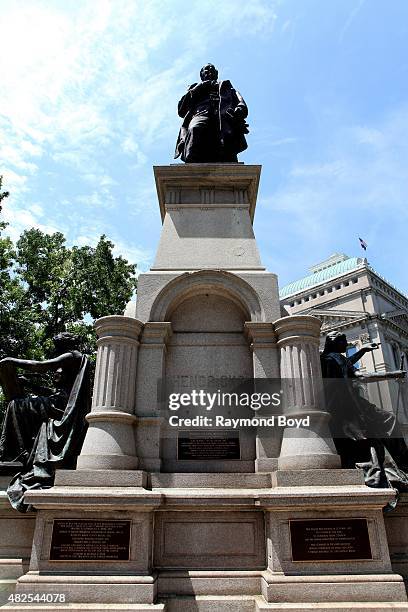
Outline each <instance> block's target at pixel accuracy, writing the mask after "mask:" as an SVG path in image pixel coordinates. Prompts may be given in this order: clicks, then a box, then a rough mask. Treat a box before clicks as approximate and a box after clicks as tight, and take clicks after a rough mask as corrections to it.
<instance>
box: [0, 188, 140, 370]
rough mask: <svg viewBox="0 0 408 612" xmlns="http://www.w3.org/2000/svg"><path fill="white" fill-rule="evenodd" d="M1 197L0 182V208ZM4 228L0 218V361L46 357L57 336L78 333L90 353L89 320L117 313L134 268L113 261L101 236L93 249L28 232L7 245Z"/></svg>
mask: <svg viewBox="0 0 408 612" xmlns="http://www.w3.org/2000/svg"><path fill="white" fill-rule="evenodd" d="M7 196H8V193H7V192H3V193H1V180H0V203H1V201H3V200H4V199H5V198H6V197H7ZM0 211H1V209H0ZM5 227H6V224H5V223H4V222H3V223H1V219H0V359H1V358H2V357H4V356H13V357H16V356H19V357H24V358H34V359H42V358H48V357H50V356H51V354H52V347H53V345H52V337H53V336H54V335H55V334H57V333H59V332H61V331H71V332H74V333H76V334H78V335H79V336H80V337H81V340H82V350H84V351H85V352H87V353H89V354H92V353H93V352H94V351H95V347H96V337H95V333H94V330H93V320H94V319H97V318H99V317H102V316H105V315H112V314H122V313H123V310H124V308H125V306H126V303H127V302H128V301H129V300H130V298H131V296H132V294H133V292H134V290H135V288H136V277H135V268H136V266H135V265H132V264H129V263H128V262H127V261H126V260H125V259H124V258H123V257H114V255H113V253H112V249H113V246H114V245H113V244H112V242H111V241H110V240H108V239H107V238H106V236H101V237H100V239H99V242H98V244H97V245H96V247H90V246H82V247H79V246H72V247H69V246H67V244H66V239H65V237H64V235H63V234H61V233H60V232H56V233H54V234H51V235H49V234H45V233H44V232H42V231H40V230H39V229H29V230H26V231H25V232H23V234H22V235H21V236H20V238H19V240H18V241H17V242H16V244H13V242H12V241H11V240H10V238H8V237H7V236H4V235H3V234H4V229H5Z"/></svg>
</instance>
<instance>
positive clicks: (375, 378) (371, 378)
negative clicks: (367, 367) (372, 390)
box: [353, 370, 407, 382]
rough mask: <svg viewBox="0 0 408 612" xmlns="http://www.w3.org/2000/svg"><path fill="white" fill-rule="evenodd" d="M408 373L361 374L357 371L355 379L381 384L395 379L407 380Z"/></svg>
mask: <svg viewBox="0 0 408 612" xmlns="http://www.w3.org/2000/svg"><path fill="white" fill-rule="evenodd" d="M406 375H407V373H406V372H405V371H404V370H394V371H393V372H360V371H358V370H356V372H355V373H354V376H353V378H359V379H360V380H362V381H363V382H381V381H382V380H390V379H393V378H405V377H406Z"/></svg>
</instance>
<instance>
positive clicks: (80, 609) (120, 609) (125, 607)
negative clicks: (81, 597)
mask: <svg viewBox="0 0 408 612" xmlns="http://www.w3.org/2000/svg"><path fill="white" fill-rule="evenodd" d="M0 610H1V611H2V612H3V611H6V610H10V612H17V611H18V612H25V611H27V612H34V611H35V612H47V610H56V611H59V610H61V612H62V611H63V610H67V611H69V612H86V611H88V612H99V611H101V612H111V611H112V612H166V610H167V608H166V607H165V604H131V603H128V604H125V603H122V604H113V603H109V604H103V603H92V604H87V603H71V604H69V603H67V604H48V605H47V604H18V603H15V604H12V605H5V606H0Z"/></svg>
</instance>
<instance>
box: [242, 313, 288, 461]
mask: <svg viewBox="0 0 408 612" xmlns="http://www.w3.org/2000/svg"><path fill="white" fill-rule="evenodd" d="M245 334H246V336H247V338H248V340H249V341H250V349H251V351H252V358H253V367H254V379H255V380H256V379H261V378H268V379H275V380H278V379H279V377H280V370H279V353H278V345H277V344H276V333H275V330H274V327H273V325H272V323H262V322H257V321H250V322H247V323H245ZM274 391H275V389H274ZM281 433H282V432H280V431H279V430H278V429H277V428H276V429H271V430H267V429H266V428H265V427H260V428H259V429H258V431H257V434H256V460H255V471H256V472H272V471H274V470H276V469H277V467H278V457H279V449H280V445H281V439H282V435H281Z"/></svg>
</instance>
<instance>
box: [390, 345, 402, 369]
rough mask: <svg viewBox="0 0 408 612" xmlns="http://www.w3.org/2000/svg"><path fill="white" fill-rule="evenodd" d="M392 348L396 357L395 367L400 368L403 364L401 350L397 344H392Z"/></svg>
mask: <svg viewBox="0 0 408 612" xmlns="http://www.w3.org/2000/svg"><path fill="white" fill-rule="evenodd" d="M391 348H392V355H393V357H394V363H395V368H396V369H397V370H399V367H400V365H401V354H400V350H399V348H398V346H397V345H396V344H391Z"/></svg>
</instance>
